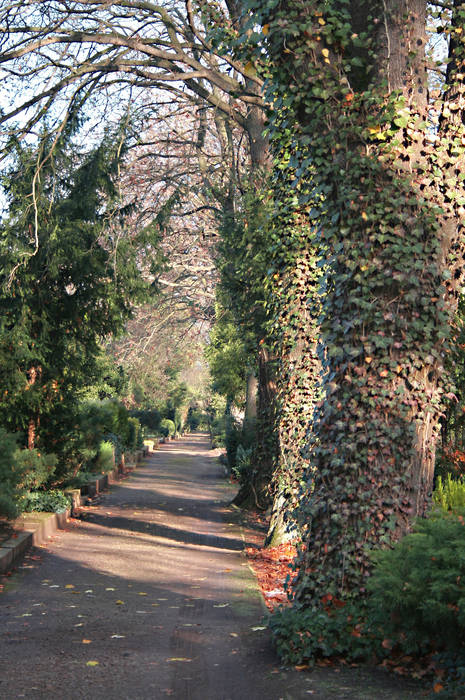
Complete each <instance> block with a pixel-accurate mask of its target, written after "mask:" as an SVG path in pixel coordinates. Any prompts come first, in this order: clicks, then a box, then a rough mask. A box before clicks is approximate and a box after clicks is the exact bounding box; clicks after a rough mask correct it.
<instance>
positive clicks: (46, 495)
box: [22, 489, 71, 513]
mask: <svg viewBox="0 0 465 700" xmlns="http://www.w3.org/2000/svg"><path fill="white" fill-rule="evenodd" d="M70 505H71V498H70V496H67V495H66V494H65V493H63V491H58V490H56V489H51V490H50V491H30V492H29V493H27V494H26V495H25V496H24V498H23V501H22V508H23V511H24V512H26V513H31V512H32V511H35V512H39V513H42V512H44V513H60V512H62V511H64V510H66V509H67V508H69V506H70Z"/></svg>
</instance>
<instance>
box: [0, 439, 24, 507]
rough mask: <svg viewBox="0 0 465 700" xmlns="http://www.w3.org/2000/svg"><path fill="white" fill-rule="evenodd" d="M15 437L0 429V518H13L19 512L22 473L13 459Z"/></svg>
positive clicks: (15, 448) (15, 449)
mask: <svg viewBox="0 0 465 700" xmlns="http://www.w3.org/2000/svg"><path fill="white" fill-rule="evenodd" d="M16 452H17V447H16V437H15V436H14V435H12V434H11V433H7V432H6V430H4V429H3V428H0V516H2V517H6V518H15V517H16V516H17V515H19V513H20V512H21V509H20V505H19V502H20V499H21V495H22V489H21V486H20V484H21V481H22V478H23V471H22V468H21V466H20V465H19V464H18V463H17V461H16V459H15V453H16Z"/></svg>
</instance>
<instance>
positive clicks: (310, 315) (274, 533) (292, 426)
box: [266, 215, 321, 546]
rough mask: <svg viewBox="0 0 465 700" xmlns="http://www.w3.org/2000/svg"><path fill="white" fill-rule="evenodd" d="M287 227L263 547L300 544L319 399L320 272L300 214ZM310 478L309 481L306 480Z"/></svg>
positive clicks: (278, 286) (279, 286) (279, 295)
mask: <svg viewBox="0 0 465 700" xmlns="http://www.w3.org/2000/svg"><path fill="white" fill-rule="evenodd" d="M292 223H293V224H294V226H291V225H289V237H290V238H291V237H292V236H291V233H292V229H293V228H295V226H296V225H297V224H300V226H299V234H300V235H299V238H298V240H297V243H296V242H294V246H296V247H297V250H295V251H294V253H293V256H294V261H293V263H292V266H290V267H289V266H288V268H287V269H285V271H284V272H283V273H282V276H280V277H279V278H278V279H277V280H276V297H277V299H276V304H277V306H278V307H279V308H280V318H279V326H280V328H281V329H282V333H281V337H280V341H279V342H280V350H281V357H280V361H279V366H278V371H277V391H278V401H277V403H278V409H277V410H278V415H277V421H276V430H277V433H278V439H279V450H278V454H277V457H276V465H275V469H274V473H273V480H272V493H273V507H272V514H271V519H270V524H269V528H268V534H267V538H266V544H267V545H270V546H276V545H279V544H283V543H285V542H289V541H291V540H296V539H299V537H300V535H299V528H298V525H297V522H296V517H295V511H296V508H297V506H298V502H299V496H300V484H301V482H302V479H303V478H304V476H305V474H306V473H307V472H309V470H310V472H311V464H310V462H309V459H308V452H309V450H308V447H309V444H308V443H309V441H311V425H312V418H313V414H314V410H315V404H316V403H317V401H318V400H319V399H320V398H321V397H320V394H319V390H318V383H319V379H320V374H321V362H320V360H319V358H318V355H317V338H318V321H317V317H318V307H319V304H318V300H317V298H318V294H319V284H320V278H321V272H320V271H319V269H318V268H317V267H316V264H315V263H316V257H315V241H314V238H313V236H312V235H311V232H310V231H309V230H308V229H309V227H308V223H307V222H306V221H305V217H304V216H303V215H301V216H298V217H296V221H294V222H292ZM309 478H311V477H309Z"/></svg>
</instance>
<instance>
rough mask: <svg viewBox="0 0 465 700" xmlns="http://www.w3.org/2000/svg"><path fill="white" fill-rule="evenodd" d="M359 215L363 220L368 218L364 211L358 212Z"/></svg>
mask: <svg viewBox="0 0 465 700" xmlns="http://www.w3.org/2000/svg"><path fill="white" fill-rule="evenodd" d="M360 216H361V217H362V219H363V220H364V221H367V220H368V214H367V213H366V211H362V213H361V214H360Z"/></svg>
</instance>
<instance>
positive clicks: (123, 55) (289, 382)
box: [0, 0, 465, 607]
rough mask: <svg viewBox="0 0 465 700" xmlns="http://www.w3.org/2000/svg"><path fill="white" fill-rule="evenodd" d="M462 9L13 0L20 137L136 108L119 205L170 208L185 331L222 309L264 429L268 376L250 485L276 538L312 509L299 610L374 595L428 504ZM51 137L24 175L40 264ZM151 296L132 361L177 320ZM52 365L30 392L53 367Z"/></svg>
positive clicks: (444, 330) (238, 397)
mask: <svg viewBox="0 0 465 700" xmlns="http://www.w3.org/2000/svg"><path fill="white" fill-rule="evenodd" d="M464 12H465V10H464V7H463V5H462V3H461V2H459V1H458V0H453V2H452V4H451V5H450V6H449V5H448V4H447V3H438V4H434V3H426V2H425V1H424V0H401V1H400V2H399V0H396V1H395V2H394V1H393V0H392V1H391V0H383V2H377V1H376V0H370V1H369V2H357V3H348V2H346V1H345V0H329V1H328V0H325V2H322V1H320V0H314V1H311V2H308V1H307V0H306V1H305V2H304V0H286V2H280V1H279V0H253V2H252V1H250V2H241V1H240V0H239V1H237V0H231V1H229V0H227V1H226V2H225V3H224V4H218V5H217V4H214V5H212V4H211V3H205V2H203V1H202V0H201V1H200V2H191V1H190V0H187V1H186V3H185V4H184V3H177V2H172V3H170V2H166V3H163V4H162V5H153V4H151V3H150V2H146V1H144V2H138V1H137V0H135V2H132V3H130V4H127V3H122V2H117V1H115V2H105V3H102V2H99V1H97V0H95V1H94V0H82V1H81V2H72V3H71V2H69V3H68V2H54V1H53V0H50V1H49V2H40V3H38V2H36V0H26V2H24V3H22V4H21V5H18V4H16V3H13V2H11V3H10V2H5V3H3V7H2V9H1V12H0V26H2V27H3V30H4V43H3V46H2V50H1V53H0V65H1V67H2V71H3V76H2V77H3V81H2V85H3V86H4V87H5V88H6V89H7V90H9V95H8V99H9V101H10V107H8V108H6V109H5V110H4V112H3V114H2V116H1V121H2V123H3V124H4V131H5V135H8V136H9V137H10V135H11V133H12V132H15V134H16V137H17V138H19V139H21V138H23V137H24V136H25V135H28V138H30V135H31V133H32V131H33V129H35V128H36V125H38V124H39V123H41V120H42V119H43V117H44V115H47V118H48V120H49V123H50V124H51V126H52V128H53V129H54V130H55V131H54V133H55V134H61V133H65V132H66V129H67V128H68V126H67V125H68V122H69V120H70V115H72V114H74V113H75V111H76V109H78V108H79V109H80V110H82V109H83V110H86V109H88V108H89V106H90V105H91V106H92V108H93V109H101V110H105V109H106V110H107V111H106V114H107V115H108V114H109V112H108V109H109V106H110V107H111V109H113V110H114V112H113V114H112V116H113V117H114V115H115V114H117V115H118V116H119V114H124V115H127V114H128V113H129V112H128V111H127V105H128V104H129V103H131V110H129V111H132V117H131V119H132V121H131V119H129V118H127V117H125V118H126V122H125V123H126V124H127V125H130V124H131V123H132V124H136V125H138V126H136V128H135V130H134V136H133V145H134V148H133V150H132V155H131V156H130V157H128V159H127V160H126V164H127V168H126V172H125V177H126V179H127V180H126V182H127V184H126V190H125V191H126V193H127V194H126V195H125V196H126V204H127V203H129V202H132V201H133V200H134V199H137V200H143V202H144V205H145V206H143V207H142V208H141V209H139V210H138V211H139V214H138V215H137V217H136V220H137V225H136V230H137V231H138V232H140V231H144V232H147V231H153V230H154V229H152V228H151V223H150V222H151V220H152V215H153V214H155V217H158V218H156V222H157V226H158V228H157V227H155V230H156V232H157V234H158V233H159V232H160V226H161V228H162V230H163V243H162V249H163V253H164V256H165V258H168V259H169V258H171V263H172V264H171V266H169V265H168V267H167V271H165V273H164V276H162V277H161V278H160V284H161V285H163V286H164V288H165V289H170V290H171V303H173V300H174V302H175V304H176V307H177V309H178V311H179V310H182V314H183V322H182V331H181V333H183V332H184V329H185V327H186V323H187V325H189V323H191V325H192V328H193V329H195V331H198V332H199V335H200V337H202V333H203V331H202V330H200V329H201V320H202V319H203V320H205V321H209V320H211V319H212V318H213V316H214V315H215V317H216V326H215V330H214V333H213V336H212V339H213V342H212V344H211V349H210V351H209V353H210V361H211V365H212V368H213V373H214V379H215V382H216V386H217V387H218V388H219V389H220V390H221V391H222V392H223V393H224V395H225V396H226V397H227V399H228V401H227V405H230V404H231V403H233V402H234V401H235V402H236V403H241V404H242V405H245V406H246V407H247V412H246V422H249V424H250V421H252V422H253V420H254V415H253V414H254V401H253V400H252V399H251V397H252V396H253V392H254V379H255V381H256V383H257V399H258V400H257V416H256V441H255V443H256V447H255V452H254V455H253V458H252V468H251V469H250V470H248V471H247V480H246V481H244V483H243V484H242V488H241V490H240V494H239V495H238V498H237V501H238V502H239V503H241V504H247V503H250V502H253V503H256V504H259V505H260V506H261V507H263V508H266V507H268V506H269V505H270V504H271V503H272V502H273V504H274V505H273V518H272V525H271V531H270V540H271V539H272V538H273V537H276V538H279V536H283V535H285V530H286V522H287V523H288V524H289V523H291V522H292V523H294V522H295V521H297V523H298V527H299V528H300V532H301V533H302V536H303V541H304V545H305V546H304V547H303V549H302V554H301V562H300V574H299V578H298V580H297V586H296V601H298V603H299V604H301V605H303V606H310V607H311V606H317V604H318V601H319V600H320V598H321V593H324V594H327V595H331V596H336V597H337V599H344V598H346V597H350V596H353V595H358V594H360V592H363V591H364V590H365V581H366V578H367V575H368V574H369V572H370V568H371V564H370V561H369V556H368V554H369V550H370V549H372V548H374V547H377V546H379V545H380V544H388V543H390V542H392V541H394V540H395V539H396V538H398V537H399V536H400V535H402V534H403V533H405V532H406V531H407V530H408V529H409V527H410V525H411V522H412V519H413V518H414V517H415V516H417V515H424V514H425V512H426V511H427V509H428V505H429V502H430V494H431V490H432V481H433V473H434V462H435V448H436V443H437V438H438V432H439V421H440V419H441V416H442V414H443V413H444V411H446V409H447V402H448V401H449V400H450V399H451V397H453V394H452V387H451V386H449V385H448V376H449V374H448V373H447V372H445V371H444V365H445V362H446V357H447V355H448V353H449V339H450V333H451V331H450V329H451V326H452V323H453V321H454V318H455V315H456V312H457V305H458V300H459V297H460V290H461V285H462V283H463V279H462V278H463V272H462V270H463V260H464V255H465V253H464V250H463V231H462V224H461V220H462V217H463V214H464V211H465V210H464V206H465V192H464V191H463V157H464V148H465V132H464V126H463V108H464V104H463V74H464V73H465V71H464V70H463V65H462V63H463V43H462V42H463V36H462V34H463V29H464V23H465V15H464ZM433 38H435V39H439V48H438V42H436V41H435V42H433ZM441 42H442V43H441ZM441 47H442V48H441ZM441 51H442V54H444V55H442V54H441ZM444 52H445V53H444ZM265 81H266V82H265ZM26 82H27V83H28V84H33V85H34V88H35V89H34V94H33V95H31V94H29V93H28V92H27V91H25V90H24V86H25V84H26ZM5 104H7V102H5ZM117 105H118V106H117ZM186 105H187V107H186ZM186 112H188V114H186ZM104 113H105V112H104V111H102V114H104ZM154 115H155V116H154ZM181 116H182V120H181ZM17 118H18V119H19V123H16V124H13V120H14V119H17ZM140 125H144V128H142V129H141V128H140ZM90 126H92V128H94V127H95V124H94V123H92V121H91V123H90ZM265 126H266V129H265ZM60 138H61V137H60ZM44 143H45V142H44ZM57 143H58V142H57ZM52 146H53V147H52ZM5 148H6V152H11V146H8V143H7V142H6V146H5ZM42 148H44V147H43V146H42ZM55 148H56V144H55V143H53V144H50V146H49V147H47V148H46V150H43V151H42V152H43V155H40V156H39V160H38V163H39V166H40V167H36V168H35V169H34V175H33V180H32V186H30V188H29V190H28V191H29V192H30V193H31V194H32V202H33V206H32V209H30V210H28V211H30V212H31V213H32V216H33V221H32V228H30V229H27V228H24V226H23V227H22V231H23V232H24V231H29V234H28V235H32V239H31V241H32V243H31V241H29V242H28V246H29V247H28V249H27V251H26V254H27V256H28V258H31V259H35V258H37V259H39V258H38V253H39V250H41V249H42V244H41V243H40V241H38V242H37V240H36V239H35V238H34V236H35V235H36V234H37V232H38V231H39V228H38V226H37V214H36V211H37V210H36V209H35V192H36V188H37V185H38V183H39V182H41V180H40V173H41V169H43V167H44V165H46V164H47V163H49V162H52V160H53V158H52V156H51V154H52V153H53V152H54V150H55ZM154 171H155V173H154ZM98 186H99V187H101V185H100V183H98ZM141 191H142V192H143V193H144V194H142V195H141ZM131 192H132V195H131ZM167 214H169V218H167V216H166V215H167ZM34 216H35V217H36V218H35V219H34ZM160 216H162V219H163V220H161V219H160ZM167 222H168V223H167ZM30 232H32V234H31V233H30ZM118 240H122V241H126V243H127V244H128V245H129V241H131V240H132V239H131V237H129V238H128V237H123V238H122V239H118ZM118 245H119V244H118ZM163 246H164V248H163ZM104 248H105V247H104ZM110 248H111V246H110ZM36 249H37V250H36ZM111 250H113V251H114V249H113V248H112V249H111ZM157 250H159V248H158V249H157ZM116 251H118V249H117V248H116ZM157 255H158V253H157ZM157 255H155V256H154V250H151V251H149V250H147V251H145V252H144V253H143V257H142V260H143V261H145V262H147V260H148V259H149V258H150V259H151V260H157V259H159V258H157ZM23 257H24V253H23ZM199 259H200V262H199ZM140 261H141V258H139V262H138V265H139V266H140V265H141V262H140ZM186 261H187V264H186ZM20 269H21V268H20V267H18V268H15V267H14V266H13V267H12V270H11V271H9V272H8V276H7V277H6V278H5V281H6V283H7V285H8V284H10V282H9V280H10V278H11V280H13V281H14V279H15V276H16V275H18V273H19V270H20ZM130 269H131V268H130V266H129V268H128V270H130ZM126 272H127V270H126ZM217 280H219V285H218V290H219V291H218V292H217V294H216V299H215V295H214V293H213V287H214V284H215V282H216V281H217ZM121 281H122V282H123V283H124V285H125V288H126V290H128V289H130V288H131V284H132V282H131V278H128V279H125V278H124V275H123V277H121ZM73 284H74V285H76V282H73ZM10 286H11V285H10ZM117 296H118V299H119V298H120V297H119V291H118V294H117ZM122 298H124V295H123V297H122ZM214 302H215V303H214ZM115 303H116V302H115ZM125 308H126V307H125ZM142 313H143V314H146V316H143V315H141V316H139V317H138V318H136V320H135V322H134V323H135V324H137V323H139V327H141V328H142V329H144V328H146V327H147V323H146V322H145V321H144V319H145V318H147V317H148V316H149V317H150V319H151V322H152V321H153V320H155V322H156V324H155V325H152V326H151V330H150V332H149V334H148V336H146V335H144V332H143V330H142V332H141V333H139V335H137V329H136V328H135V336H133V338H132V339H131V341H129V342H126V344H124V343H123V344H122V345H121V346H119V349H118V352H120V353H121V357H123V356H126V357H129V356H131V354H132V353H133V352H134V348H135V347H136V348H140V347H144V349H145V350H147V351H148V353H149V354H150V353H151V352H152V351H153V350H152V348H153V347H154V345H153V343H154V342H155V343H156V339H157V338H159V337H161V334H162V332H164V329H166V326H165V325H164V316H166V313H162V314H161V317H160V315H159V318H158V320H157V318H156V314H155V315H154V312H153V309H151V308H149V307H145V309H144V310H143V311H142ZM147 314H148V316H147ZM125 315H126V310H125V309H124V310H121V309H120V319H123V317H125ZM155 329H156V332H155ZM134 337H136V340H135V341H134ZM138 357H139V356H138ZM145 357H147V354H146V355H145ZM143 364H144V363H143V362H142V365H143ZM142 365H141V366H142ZM38 366H39V365H38V363H37V362H36V363H35V364H34V363H31V362H29V364H28V369H27V372H29V375H28V382H29V384H30V387H29V388H28V389H27V391H29V390H30V388H31V387H33V386H34V387H35V386H36V384H37V386H39V383H40V385H42V382H38V381H36V378H37V371H38V370H37V367H38ZM226 367H227V370H228V371H225V368H226ZM143 371H144V370H143V369H141V372H143ZM27 372H26V374H27ZM31 372H32V374H31ZM246 387H247V388H248V390H246ZM31 395H32V394H31ZM28 425H29V424H28ZM28 430H29V428H28ZM33 433H34V425H33V424H31V429H30V433H29V434H30V435H33ZM293 529H294V525H292V530H293Z"/></svg>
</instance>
